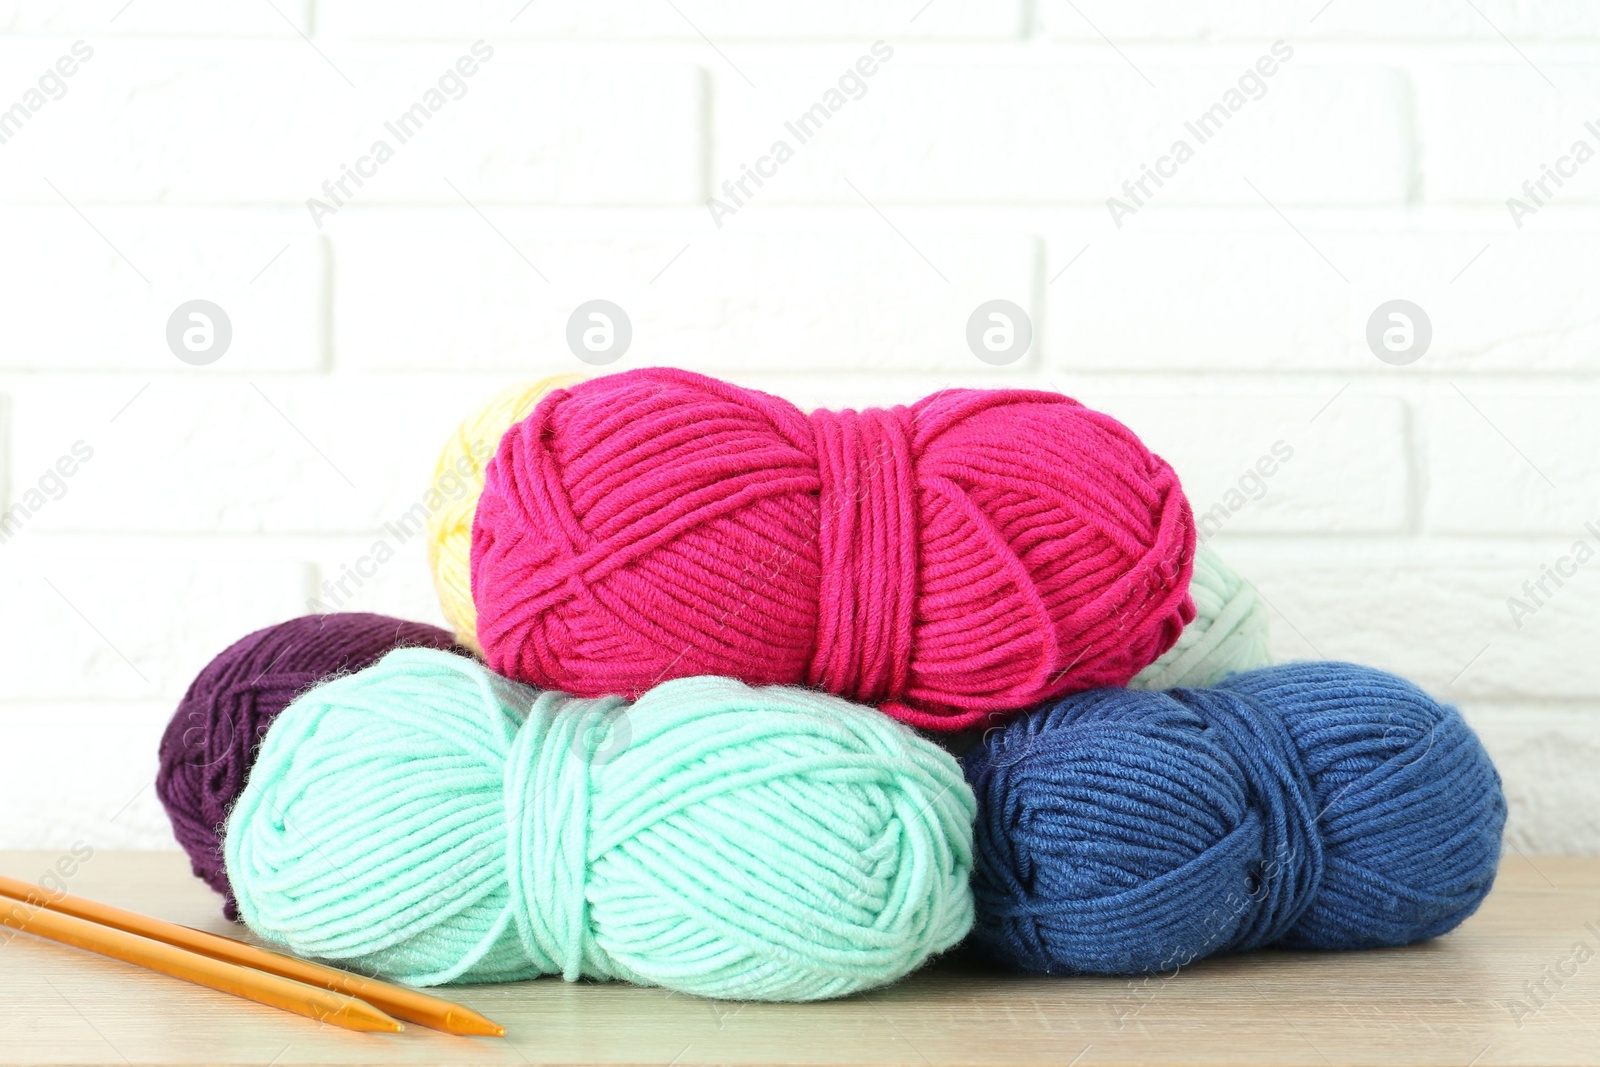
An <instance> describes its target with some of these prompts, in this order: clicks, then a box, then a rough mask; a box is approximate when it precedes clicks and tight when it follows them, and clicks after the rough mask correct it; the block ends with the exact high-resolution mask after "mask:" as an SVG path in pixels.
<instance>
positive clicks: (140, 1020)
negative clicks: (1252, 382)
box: [0, 852, 1600, 1067]
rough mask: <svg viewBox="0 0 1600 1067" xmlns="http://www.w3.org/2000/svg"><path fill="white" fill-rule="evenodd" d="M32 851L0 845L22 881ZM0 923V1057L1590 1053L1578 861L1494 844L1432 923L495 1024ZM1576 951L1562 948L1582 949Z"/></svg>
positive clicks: (1590, 1060) (660, 997)
mask: <svg viewBox="0 0 1600 1067" xmlns="http://www.w3.org/2000/svg"><path fill="white" fill-rule="evenodd" d="M57 858H58V857H57V855H56V854H55V853H44V852H10V853H0V871H4V872H6V873H8V874H11V875H14V876H16V877H19V878H26V879H28V880H36V879H38V878H39V877H40V875H42V874H43V873H44V872H45V871H46V870H47V869H48V868H49V867H50V866H51V865H52V864H53V863H55V861H56V860H57ZM69 889H70V891H71V892H73V893H77V894H79V895H82V896H87V897H92V898H95V899H98V900H104V901H106V902H107V903H111V904H116V905H118V906H120V907H125V908H131V909H134V910H136V911H141V912H145V913H147V914H151V915H156V916H159V917H161V918H164V919H168V920H171V921H174V922H180V923H186V924H188V925H191V926H197V927H200V928H202V929H207V930H213V931H216V932H218V933H233V934H237V933H238V932H239V930H238V928H236V927H233V926H232V925H231V924H229V923H228V922H226V921H225V920H224V919H223V918H222V916H221V911H220V908H219V903H218V900H217V898H215V897H214V896H212V894H211V892H210V891H209V890H208V889H206V888H205V887H204V886H203V885H201V884H200V883H199V882H197V881H196V880H194V879H193V878H191V877H190V875H189V872H188V869H187V864H186V862H185V860H184V858H183V857H182V856H180V855H178V854H176V853H133V852H124V853H114V852H102V853H98V854H96V855H95V856H94V857H93V858H92V859H91V860H89V861H88V862H87V863H85V864H84V865H83V866H82V868H81V869H80V870H79V871H77V872H76V874H74V876H73V877H72V878H71V879H70V880H69ZM9 933H10V932H9V931H0V992H3V994H4V1004H5V1010H4V1011H3V1012H0V1064H3V1065H6V1067H10V1065H17V1067H36V1065H45V1064H50V1065H66V1064H72V1065H84V1067H87V1065H95V1067H98V1065H101V1064H106V1065H119V1067H120V1065H122V1064H125V1063H128V1064H139V1065H156V1064H172V1065H191V1064H195V1065H198V1064H230V1065H231V1064H256V1065H261V1067H267V1065H269V1064H270V1065H282V1067H290V1065H307V1064H330V1065H331V1064H342V1065H359V1064H413V1063H415V1064H647V1063H660V1064H667V1063H671V1064H677V1065H689V1064H706V1063H721V1064H727V1063H733V1064H742V1063H750V1064H869V1063H870V1064H910V1065H933V1064H1023V1063H1041V1064H1042V1063H1051V1064H1072V1063H1075V1064H1078V1065H1081V1067H1090V1065H1094V1064H1125V1063H1155V1064H1220V1063H1246V1064H1258V1063H1259V1064H1269V1063H1270V1064H1312V1065H1337V1064H1347V1063H1349V1064H1378V1063H1394V1064H1449V1065H1454V1067H1467V1065H1468V1064H1472V1065H1473V1067H1487V1065H1491V1064H1600V958H1591V957H1594V956H1597V955H1600V858H1590V857H1541V856H1535V857H1531V858H1525V857H1522V856H1520V855H1517V854H1515V853H1509V854H1508V856H1507V858H1506V860H1505V862H1504V864H1503V866H1502V869H1501V873H1500V881H1499V884H1498V886H1497V887H1496V889H1495V891H1494V894H1493V895H1492V896H1491V897H1490V898H1489V900H1488V901H1487V902H1486V903H1485V904H1484V906H1483V909H1482V910H1481V911H1480V912H1479V913H1478V914H1477V915H1475V916H1474V917H1473V918H1472V919H1471V920H1469V921H1468V922H1467V924H1466V925H1465V926H1464V927H1462V928H1461V929H1460V930H1458V931H1457V932H1455V933H1454V934H1451V935H1449V936H1448V937H1444V938H1440V939H1439V940H1437V941H1434V942H1430V943H1428V944H1424V945H1417V946H1413V947H1411V948H1408V949H1400V950H1393V951H1383V952H1366V953H1348V954H1337V955H1335V954H1328V955H1323V954H1310V953H1288V952H1271V951H1268V952H1259V953H1255V954H1252V955H1246V956H1236V957H1230V958H1225V959H1217V960H1210V961H1206V962H1203V963H1200V964H1197V965H1195V966H1193V967H1190V968H1188V969H1187V970H1185V971H1183V972H1182V973H1181V974H1179V975H1177V976H1176V977H1171V978H1163V977H1154V978H1148V979H1132V980H1129V979H1086V978H1057V979H1036V978H1022V977H1017V976H1013V975H1004V974H998V973H992V972H987V971H985V970H983V969H981V968H980V967H977V966H976V965H973V964H970V963H960V962H945V963H942V964H939V965H937V966H935V967H932V968H930V969H928V970H926V971H924V972H923V973H921V974H918V975H916V976H913V977H912V978H911V979H909V980H907V981H905V982H902V983H900V984H899V985H897V986H894V987H892V988H890V989H886V990H880V991H878V992H876V993H872V994H870V995H866V996H860V997H855V998H852V999H849V1000H844V1001H836V1002H832V1003H827V1004H809V1005H773V1004H736V1003H721V1002H714V1001H706V1000H697V999H695V998H692V997H686V996H675V995H672V994H670V993H666V992H663V991H661V990H658V989H636V988H632V987H629V986H625V985H620V984H613V985H599V984H577V985H568V984H567V983H564V982H561V981H559V980H556V979H546V980H541V981H537V982H525V983H520V984H515V985H501V986H480V987H461V988H456V989H454V990H452V991H451V994H450V995H451V996H452V997H453V998H454V999H457V1000H460V1001H461V1002H463V1003H465V1004H468V1005H470V1006H471V1007H473V1008H476V1009H477V1010H479V1011H482V1012H483V1013H485V1014H486V1015H488V1016H490V1017H491V1018H493V1019H495V1020H496V1021H498V1022H501V1023H504V1024H505V1026H506V1028H507V1034H508V1037H507V1039H506V1040H493V1039H488V1038H455V1037H448V1036H445V1035H442V1034H437V1033H433V1032H431V1031H427V1030H422V1029H419V1028H416V1027H413V1028H411V1029H410V1030H409V1031H408V1032H407V1033H405V1034H400V1035H394V1036H376V1035H363V1034H353V1033H347V1032H344V1031H340V1030H335V1029H333V1028H330V1027H325V1026H323V1027H319V1026H318V1025H317V1024H315V1023H312V1022H309V1021H306V1020H303V1019H299V1018H297V1017H294V1016H290V1015H285V1014H283V1013H280V1012H275V1011H272V1010H271V1009H268V1008H262V1007H259V1006H257V1005H254V1004H250V1003H247V1002H245V1001H241V1000H236V999H234V998H232V997H228V996H225V995H223V994H220V993H213V992H211V991H210V990H205V989H200V988H198V987H195V986H190V985H187V984H185V983H182V982H178V981H175V980H172V979H168V978H164V977H161V976H159V975H155V974H150V973H147V972H143V971H139V970H137V969H135V968H132V967H128V966H125V965H123V964H120V963H115V962H112V961H109V960H103V959H98V958H96V957H93V956H89V955H86V954H84V953H81V952H75V951H73V950H71V949H66V948H62V947H60V946H57V945H52V944H48V943H45V942H41V941H38V940H36V939H34V938H30V937H27V936H26V935H17V936H15V937H5V936H3V935H5V934H9ZM1579 946H1582V947H1581V949H1580V948H1579Z"/></svg>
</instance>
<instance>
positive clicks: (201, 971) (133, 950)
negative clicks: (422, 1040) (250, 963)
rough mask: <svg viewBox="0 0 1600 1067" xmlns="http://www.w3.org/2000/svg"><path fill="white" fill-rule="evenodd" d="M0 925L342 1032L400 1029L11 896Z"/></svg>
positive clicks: (361, 1005) (308, 991) (348, 1001)
mask: <svg viewBox="0 0 1600 1067" xmlns="http://www.w3.org/2000/svg"><path fill="white" fill-rule="evenodd" d="M0 924H3V925H5V926H9V927H12V928H13V929H16V930H21V931H22V932H23V933H26V934H33V935H34V936H36V937H42V938H44V939H46V940H47V941H55V942H59V943H60V944H63V945H71V946H72V947H73V948H81V949H83V950H84V951H85V952H93V953H96V954H98V955H101V956H109V957H111V958H112V959H114V960H121V961H123V962H124V963H132V964H134V965H135V966H139V967H144V968H146V969H147V970H152V971H159V972H160V973H162V974H167V975H171V976H172V977H174V978H182V979H183V980H184V981H187V982H194V983H195V984H196V985H203V986H207V987H208V988H211V989H216V990H219V991H221V992H223V993H232V994H233V995H234V996H236V997H244V998H245V999H246V1000H253V1001H255V1002H256V1003H258V1004H266V1005H268V1006H269V1007H273V1008H281V1009H283V1010H284V1011H292V1012H294V1013H295V1014H297V1015H304V1016H306V1017H307V1018H310V1019H316V1020H318V1021H320V1022H329V1023H332V1024H333V1025H335V1026H342V1027H344V1028H345V1029H346V1030H364V1031H369V1032H376V1033H399V1032H400V1031H402V1030H404V1029H405V1027H404V1026H402V1025H401V1024H400V1023H399V1022H396V1021H395V1020H394V1019H391V1018H389V1016H387V1015H385V1014H384V1013H383V1012H381V1011H379V1010H378V1009H377V1008H374V1007H373V1006H372V1005H370V1004H367V1003H365V1002H364V1001H360V1000H357V999H355V998H354V997H347V996H344V995H342V994H340V993H334V992H330V991H329V990H326V989H319V988H317V987H315V986H308V985H306V984H305V983H303V982H296V981H292V980H291V979H288V978H280V977H278V976H277V975H275V974H265V973H263V972H261V971H257V970H253V969H251V968H249V967H240V966H239V965H237V964H233V963H227V962H225V961H223V960H218V959H213V958H212V957H210V956H202V955H200V954H199V953H198V952H190V951H189V950H188V949H183V948H179V947H178V946H176V945H168V944H166V943H165V942H161V941H152V940H150V939H149V938H147V937H140V936H138V935H137V934H130V933H128V932H127V931H125V930H116V929H113V928H112V927H109V926H101V925H99V924H98V923H93V922H90V921H89V920H87V919H79V918H77V917H76V916H72V915H65V914H62V913H61V912H55V911H49V910H47V909H45V908H38V907H34V906H32V905H30V904H25V903H23V902H22V901H20V900H14V899H12V898H11V897H0Z"/></svg>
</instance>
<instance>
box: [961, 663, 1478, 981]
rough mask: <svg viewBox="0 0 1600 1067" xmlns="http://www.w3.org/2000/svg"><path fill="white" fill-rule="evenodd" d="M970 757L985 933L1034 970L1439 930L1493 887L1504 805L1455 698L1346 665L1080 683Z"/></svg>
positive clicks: (1104, 967)
mask: <svg viewBox="0 0 1600 1067" xmlns="http://www.w3.org/2000/svg"><path fill="white" fill-rule="evenodd" d="M966 773H967V778H968V780H969V781H970V782H971V783H972V786H973V788H974V790H975V792H976V793H977V796H978V805H979V813H978V824H977V829H976V861H975V865H974V871H973V888H974V892H975V895H976V898H977V907H978V920H977V926H976V928H975V934H974V939H975V941H976V942H977V943H978V944H980V945H981V946H982V947H983V948H984V949H986V950H987V951H988V952H989V953H990V954H992V955H993V956H995V957H996V958H998V959H999V960H1002V961H1004V962H1006V963H1008V964H1010V965H1012V966H1015V967H1017V968H1019V969H1021V970H1024V971H1031V972H1037V973H1070V972H1089V973H1098V974H1138V973H1150V972H1157V971H1174V970H1176V969H1177V968H1178V967H1181V966H1183V965H1185V964H1187V963H1189V962H1190V961H1192V960H1197V959H1201V958H1203V957H1205V956H1209V955H1211V954H1213V953H1218V952H1232V951H1242V950H1246V949H1253V948H1257V947H1259V946H1263V945H1282V946H1287V947H1294V948H1312V949H1358V948H1375V947H1380V946H1389V945H1406V944H1410V943H1412V942H1415V941H1421V940H1424V939H1427V938H1430V937H1435V936H1437V935H1439V934H1443V933H1445V932H1446V931H1448V930H1451V929H1453V928H1454V927H1455V926H1456V925H1458V924H1459V923H1461V922H1462V921H1463V920H1464V919H1466V917H1467V916H1469V915H1471V914H1472V912H1473V911H1474V910H1475V909H1476V908H1477V907H1478V904H1479V903H1480V902H1481V901H1482V900H1483V898H1484V896H1485V895H1486V894H1487V893H1488V892H1489V889H1490V887H1491V885H1492V884H1493V882H1494V875H1495V870H1496V867H1497V865H1498V862H1499V857H1500V835H1501V831H1502V829H1503V828H1504V825H1505V816H1506V805H1505V798H1504V796H1503V794H1502V793H1501V788H1500V777H1499V775H1498V774H1497V773H1496V772H1495V769H1494V765H1493V764H1492V763H1491V762H1490V760H1489V757H1488V755H1487V754H1486V753H1485V752H1484V750H1483V746H1482V745H1481V744H1480V743H1479V741H1478V738H1477V736H1476V735H1475V734H1474V733H1473V732H1472V730H1471V728H1469V727H1468V726H1467V724H1466V722H1465V721H1463V719H1462V718H1461V715H1460V713H1459V712H1457V711H1456V710H1455V709H1454V708H1452V707H1449V706H1446V705H1442V704H1440V703H1438V702H1437V701H1435V700H1433V699H1432V698H1431V697H1429V696H1428V695H1427V694H1426V693H1424V692H1423V691H1422V690H1420V689H1418V688H1417V687H1416V686H1414V685H1412V684H1411V683H1409V682H1406V681H1404V680H1402V679H1400V678H1396V677H1394V676H1393V675H1390V674H1385V673H1384V672H1382V671H1377V670H1373V669H1371V668H1367V667H1357V666H1353V665H1351V664H1347V663H1295V664H1286V665H1282V666H1277V667H1268V668H1265V669H1262V670H1255V671H1249V672H1247V673H1243V674H1235V675H1233V676H1232V677H1230V678H1228V679H1227V680H1225V681H1224V682H1222V683H1221V684H1220V685H1218V686H1217V687H1215V688H1212V689H1173V690H1169V691H1167V692H1144V691H1139V690H1132V689H1100V690H1094V691H1092V692H1088V693H1081V694H1077V695H1075V696H1071V697H1067V698H1066V699H1064V700H1061V701H1059V702H1057V703H1055V704H1053V705H1050V706H1048V707H1045V708H1042V709H1040V710H1039V711H1037V712H1035V713H1034V714H1032V715H1029V716H1026V717H1024V718H1020V719H1016V720H1013V721H1012V722H1011V723H1009V724H1007V725H1006V726H1005V727H1003V728H1000V729H997V730H994V731H992V732H991V733H990V735H989V736H988V737H987V738H986V739H985V742H984V744H983V745H981V746H980V747H979V748H978V749H976V750H974V751H973V752H972V753H970V754H969V755H968V756H967V757H966Z"/></svg>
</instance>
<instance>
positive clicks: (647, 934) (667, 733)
mask: <svg viewBox="0 0 1600 1067" xmlns="http://www.w3.org/2000/svg"><path fill="white" fill-rule="evenodd" d="M974 814H975V804H974V801H973V796H972V792H971V790H970V789H969V788H968V786H967V785H966V782H965V781H964V779H963V777H962V773H961V769H960V767H959V766H958V765H957V764H956V761H955V760H954V759H953V758H951V757H950V756H949V755H947V754H946V753H945V752H943V751H942V750H941V749H939V748H938V747H937V746H935V745H933V744H932V743H930V742H927V741H924V740H922V739H921V738H918V737H916V736H915V735H914V734H913V733H912V732H911V731H910V730H909V729H908V728H906V727H904V726H902V725H900V724H899V723H896V722H894V721H893V720H891V719H889V718H888V717H887V716H885V715H882V714H880V713H878V712H876V711H873V710H870V709H867V708H863V707H860V706H857V705H854V704H851V703H848V702H847V701H844V700H841V699H838V698H836V697H832V696H827V695H823V694H820V693H815V692H810V691H807V690H801V689H792V688H784V687H776V686H774V687H768V688H760V689H756V688H751V687H749V686H746V685H744V684H742V683H740V682H737V681H733V680H731V679H726V678H709V677H700V678H684V679H679V680H677V681H672V682H667V683H666V684H664V685H661V686H658V687H656V688H655V689H653V690H651V691H650V692H648V693H646V694H645V695H644V697H643V698H642V699H640V700H639V701H638V702H637V703H636V704H634V705H633V706H632V707H631V708H629V707H628V705H627V704H626V703H625V702H624V701H622V700H620V699H616V698H604V699H596V700H587V699H579V698H574V697H567V696H564V695H561V694H556V693H541V692H539V691H537V690H534V689H530V688H527V687H525V686H521V685H518V684H516V683H514V682H510V681H508V680H506V679H504V678H501V677H499V676H498V675H495V674H493V673H491V672H490V671H489V670H488V669H486V668H485V667H483V666H482V665H481V664H479V663H477V662H475V661H472V660H468V659H466V658H464V657H461V656H454V655H451V654H449V653H445V652H435V651H432V650H427V649H402V650H400V651H396V652H393V653H390V654H389V655H387V656H385V657H384V658H383V659H382V660H381V661H379V662H378V663H377V664H375V665H373V666H371V667H369V668H367V669H366V670H364V671H360V672H358V673H356V674H352V675H347V676H345V677H342V678H338V679H335V680H333V681H330V682H327V683H325V684H324V685H321V686H319V687H318V688H316V689H313V690H311V691H310V692H308V693H306V694H305V695H303V696H302V697H300V698H299V699H298V700H296V701H295V702H294V703H293V704H292V705H290V706H289V708H288V709H287V710H285V711H284V712H283V714H282V715H281V716H279V718H278V720H277V721H276V722H275V723H274V724H273V726H272V729H271V730H270V731H269V733H268V734H267V738H266V741H265V742H264V743H263V745H262V748H261V753H260V756H259V758H258V759H257V761H256V764H255V767H254V769H253V771H252V773H251V776H250V781H249V784H248V785H247V786H246V788H245V790H244V793H243V794H242V795H241V796H240V798H239V800H238V803H237V804H236V805H235V807H234V810H233V813H232V815H231V817H230V819H229V823H228V833H227V842H226V849H225V851H226V859H227V866H228V874H229V877H230V878H231V880H232V883H233V885H234V888H235V891H236V893H237V895H238V900H239V912H240V914H241V915H242V917H243V918H244V920H245V922H247V923H248V924H249V925H250V928H251V929H252V930H254V931H255V932H256V933H257V934H259V935H260V936H261V937H263V938H265V939H266V940H268V941H271V942H274V943H276V944H279V945H283V946H285V947H287V948H289V949H291V950H293V951H294V952H296V953H299V954H301V955H305V956H312V957H318V958H322V959H327V960H332V961H335V962H337V963H340V964H342V965H344V966H347V967H351V968H354V969H356V970H360V971H364V972H367V973H372V974H379V975H384V976H387V977H390V978H395V979H399V980H401V981H404V982H409V983H412V984H414V985H438V984H443V983H448V982H491V981H508V980H514V979H523V978H532V977H535V976H537V975H544V974H560V975H562V976H563V977H565V978H566V979H568V980H569V981H571V980H575V979H578V978H580V977H588V978H602V979H613V978H615V979H623V980H626V981H630V982H635V983H638V984H643V985H659V986H664V987H667V988H670V989H674V990H680V991H683V992H686V993H694V994H699V995H703V996H710V997H725V998H733V999H742V1000H781V1001H801V1000H820V999H823V998H827V997H837V996H843V995H845V994H849V993H854V992H857V991H860V990H864V989H870V988H873V987H875V986H880V985H884V984H886V983H888V982H892V981H894V980H895V979H897V978H900V977H901V976H903V975H905V974H907V973H909V972H911V971H913V970H915V969H916V968H917V967H918V966H920V965H921V964H922V963H923V962H924V961H926V960H927V959H928V958H929V957H930V956H932V955H933V954H935V953H938V952H940V951H943V950H944V949H947V948H950V947H951V946H953V945H954V944H955V943H956V942H957V941H959V940H960V939H961V938H962V937H963V936H964V935H965V934H966V932H967V930H968V929H969V928H970V926H971V925H972V918H973V904H972V891H971V889H970V887H969V885H968V876H969V873H970V871H971V868H972V820H973V817H974Z"/></svg>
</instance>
